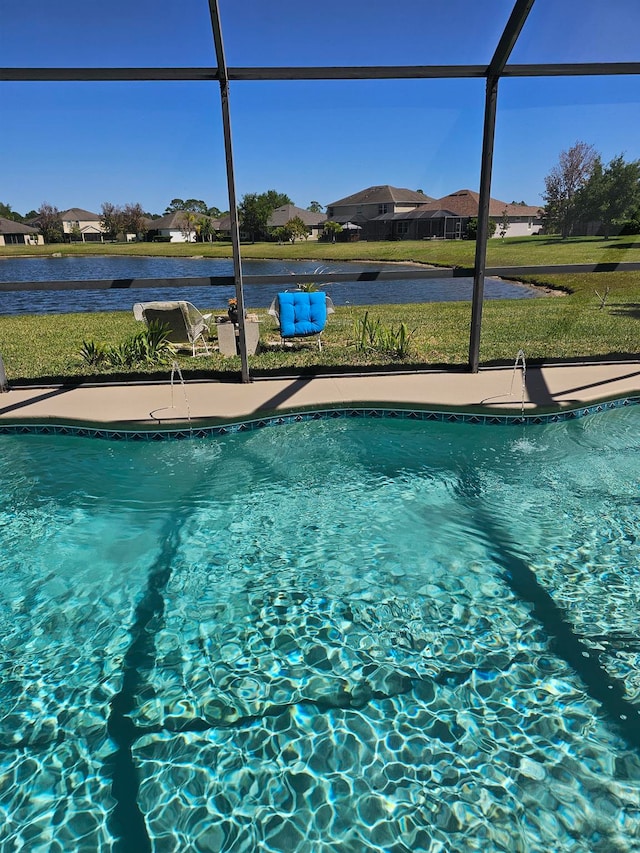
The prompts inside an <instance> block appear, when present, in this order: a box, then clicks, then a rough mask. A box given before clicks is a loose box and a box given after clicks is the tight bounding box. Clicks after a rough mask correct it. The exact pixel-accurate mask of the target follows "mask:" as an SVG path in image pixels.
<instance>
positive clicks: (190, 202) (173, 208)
mask: <svg viewBox="0 0 640 853" xmlns="http://www.w3.org/2000/svg"><path fill="white" fill-rule="evenodd" d="M179 210H190V211H191V212H192V213H201V214H204V215H206V214H208V213H209V208H208V207H207V204H206V202H204V201H202V199H201V198H188V199H187V200H186V201H184V200H183V199H181V198H172V199H171V202H170V203H169V205H168V206H167V208H166V209H165V214H167V213H177V212H178V211H179Z"/></svg>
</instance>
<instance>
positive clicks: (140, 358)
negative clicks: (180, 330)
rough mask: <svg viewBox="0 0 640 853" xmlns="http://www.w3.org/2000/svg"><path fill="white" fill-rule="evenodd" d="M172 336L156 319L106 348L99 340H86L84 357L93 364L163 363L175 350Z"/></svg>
mask: <svg viewBox="0 0 640 853" xmlns="http://www.w3.org/2000/svg"><path fill="white" fill-rule="evenodd" d="M168 338H169V327H168V326H165V325H163V324H161V323H156V322H154V323H150V324H149V326H148V328H146V329H144V330H143V331H141V332H138V333H137V334H135V335H132V336H131V337H129V338H127V339H126V340H125V341H123V342H122V343H120V344H118V345H117V346H112V347H104V346H103V345H102V344H97V343H95V341H83V342H82V348H81V350H80V357H81V359H82V360H83V361H84V363H85V364H88V365H91V366H92V367H104V366H108V367H136V366H139V365H142V364H162V363H163V362H165V361H168V360H169V358H170V357H171V355H172V352H173V351H172V349H171V344H170V343H169V340H168Z"/></svg>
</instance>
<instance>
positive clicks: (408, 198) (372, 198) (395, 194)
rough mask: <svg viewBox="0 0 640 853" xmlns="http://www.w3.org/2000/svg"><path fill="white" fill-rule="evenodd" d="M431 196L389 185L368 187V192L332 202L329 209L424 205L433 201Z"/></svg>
mask: <svg viewBox="0 0 640 853" xmlns="http://www.w3.org/2000/svg"><path fill="white" fill-rule="evenodd" d="M432 200H433V199H432V198H431V196H428V195H425V194H424V193H419V192H417V191H416V190H408V189H405V188H402V187H391V186H389V184H382V185H381V186H377V187H367V189H366V190H360V192H357V193H354V194H353V195H348V196H347V197H346V198H341V199H338V201H332V202H331V203H330V204H329V205H327V206H328V207H338V206H340V205H345V204H385V203H389V202H391V203H393V204H402V203H403V202H409V203H410V204H424V203H425V202H428V201H432Z"/></svg>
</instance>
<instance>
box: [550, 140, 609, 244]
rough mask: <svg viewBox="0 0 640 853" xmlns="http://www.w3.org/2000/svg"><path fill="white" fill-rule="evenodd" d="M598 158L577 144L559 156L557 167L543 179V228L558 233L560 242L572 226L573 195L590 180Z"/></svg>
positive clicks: (573, 212) (591, 151)
mask: <svg viewBox="0 0 640 853" xmlns="http://www.w3.org/2000/svg"><path fill="white" fill-rule="evenodd" d="M597 157H598V153H597V151H596V150H595V148H594V147H593V146H592V145H587V143H586V142H576V144H575V145H573V146H572V147H571V148H569V150H568V151H561V152H560V157H559V160H558V163H557V164H556V165H555V166H554V167H553V168H552V169H551V171H550V172H549V174H548V175H547V176H546V178H545V179H544V186H545V191H544V193H543V194H542V197H543V198H544V200H545V205H546V209H545V220H546V225H547V227H548V228H550V229H557V230H558V231H560V234H561V235H562V237H563V239H564V238H565V237H568V236H569V234H571V231H572V229H573V226H574V223H575V218H576V211H575V195H576V193H577V192H578V190H579V189H580V188H581V187H583V186H584V185H585V184H586V182H587V181H588V180H589V178H590V177H591V173H592V172H593V169H594V166H595V163H596V159H597Z"/></svg>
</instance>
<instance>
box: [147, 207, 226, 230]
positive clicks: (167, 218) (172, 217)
mask: <svg viewBox="0 0 640 853" xmlns="http://www.w3.org/2000/svg"><path fill="white" fill-rule="evenodd" d="M188 212H189V211H186V210H175V211H174V212H173V213H165V215H164V216H161V217H160V219H146V220H145V222H146V223H147V225H148V228H149V230H152V231H156V230H157V231H159V230H161V229H169V230H173V231H181V230H182V229H183V228H184V223H185V220H184V214H185V213H188ZM195 216H196V218H195V219H194V224H196V223H198V222H199V221H200V220H201V219H209V220H210V221H211V222H213V223H215V222H218V221H219V220H217V219H213V217H211V216H205V214H203V213H196V214H195Z"/></svg>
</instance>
